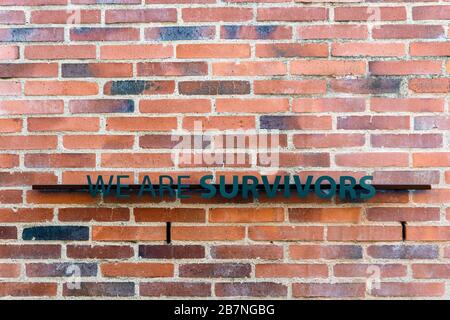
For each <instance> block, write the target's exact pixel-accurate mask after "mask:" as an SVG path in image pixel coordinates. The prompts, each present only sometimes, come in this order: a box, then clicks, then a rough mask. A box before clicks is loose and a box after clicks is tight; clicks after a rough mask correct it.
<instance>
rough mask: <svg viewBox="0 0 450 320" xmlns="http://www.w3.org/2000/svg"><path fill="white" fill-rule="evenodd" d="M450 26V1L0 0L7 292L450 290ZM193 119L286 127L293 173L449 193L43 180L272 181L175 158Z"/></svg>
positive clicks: (434, 293)
mask: <svg viewBox="0 0 450 320" xmlns="http://www.w3.org/2000/svg"><path fill="white" fill-rule="evenodd" d="M449 20H450V2H448V1H443V0H441V1H438V0H429V1H427V0H423V1H415V0H408V1H402V0H386V1H376V0H373V1H370V0H369V1H359V0H335V1H327V0H323V1H321V0H310V1H309V0H301V1H297V0H295V1H294V0H268V1H266V0H248V1H247V0H71V1H70V2H69V0H0V24H1V27H0V42H1V43H0V60H1V61H0V77H1V80H0V95H1V96H0V239H1V240H0V296H1V297H3V298H8V297H9V298H10V297H15V298H17V297H22V298H23V297H27V298H29V297H51V298H67V297H128V298H155V297H156V298H158V297H203V298H205V297H207V298H213V299H218V298H220V299H222V298H226V297H234V298H243V297H250V298H287V299H291V298H294V299H303V298H369V299H377V298H378V299H379V298H417V297H426V298H449V297H450V281H449V280H448V279H449V278H450V242H449V240H450V206H449V202H450V169H449V168H450V151H449V141H450V135H449V131H448V130H449V129H450V116H449V106H448V97H449V96H448V94H449V91H450V77H449V75H450V62H449V60H448V57H449V56H450V41H449V40H448V37H449V25H448V21H449ZM195 121H200V122H201V123H202V124H203V129H211V130H216V132H218V133H220V132H222V131H223V130H225V129H274V130H279V136H280V141H281V144H282V151H281V154H280V164H279V169H278V170H279V172H283V173H284V174H291V175H292V174H300V175H307V174H314V175H315V176H317V175H320V174H329V175H332V176H339V175H344V174H346V175H353V176H355V177H360V176H363V175H365V174H368V175H373V176H374V182H375V183H382V184H399V183H400V184H418V183H420V184H431V185H432V187H433V189H432V190H431V191H389V192H387V191H386V192H377V194H376V196H375V197H374V198H373V199H370V200H368V201H359V202H350V201H342V200H339V199H331V200H330V199H320V198H318V197H316V196H314V194H311V195H310V196H308V197H307V198H305V199H299V198H295V197H293V198H290V199H284V198H282V197H280V198H276V199H268V198H265V197H262V198H260V199H259V200H257V201H256V200H255V201H253V200H251V201H249V200H245V199H234V200H226V199H223V198H218V197H216V198H212V199H209V200H205V199H201V198H199V197H194V198H191V199H174V200H170V199H168V200H165V201H159V200H155V199H151V198H150V197H143V198H140V199H137V198H135V197H131V198H128V199H123V200H117V199H101V198H100V197H97V198H93V197H91V196H90V195H89V194H88V193H48V192H47V193H46V192H39V191H35V190H31V186H32V185H33V184H84V183H86V178H85V175H86V174H87V173H90V174H92V175H94V176H95V175H97V174H104V175H106V176H107V175H109V174H112V173H114V174H118V173H122V174H127V175H129V176H130V179H129V181H130V182H131V183H139V182H140V179H141V177H142V176H143V175H145V174H147V175H150V176H151V177H154V176H158V175H159V174H171V175H174V176H176V175H179V174H189V175H191V176H192V181H195V179H196V178H198V176H200V175H202V174H207V173H210V174H213V175H214V176H216V177H217V176H219V175H225V176H227V177H228V178H229V177H231V175H233V174H235V175H243V174H246V173H247V174H248V173H254V174H259V172H260V171H259V169H260V167H259V166H258V163H253V162H250V161H249V162H248V163H245V164H242V165H221V164H218V165H207V164H205V163H203V164H197V165H192V164H191V165H184V164H183V163H173V160H172V158H171V157H170V154H171V151H172V149H171V148H172V147H173V142H171V140H170V134H171V132H172V130H175V129H187V130H192V128H193V124H194V122H195ZM166 222H171V238H172V239H171V243H170V244H167V243H166ZM73 270H76V271H77V272H76V274H78V275H79V276H80V279H81V283H80V284H79V286H78V287H77V284H78V282H76V281H75V282H76V283H75V287H74V286H73V285H72V284H71V283H70V281H72V280H71V279H72V278H69V277H68V275H70V274H72V273H74V271H73ZM371 280H374V281H373V282H370V281H371ZM368 284H372V286H370V285H368Z"/></svg>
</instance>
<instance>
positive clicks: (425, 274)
mask: <svg viewBox="0 0 450 320" xmlns="http://www.w3.org/2000/svg"><path fill="white" fill-rule="evenodd" d="M412 271H413V277H414V278H416V279H449V278H450V265H448V264H441V263H439V264H438V263H426V264H425V263H423V264H413V265H412Z"/></svg>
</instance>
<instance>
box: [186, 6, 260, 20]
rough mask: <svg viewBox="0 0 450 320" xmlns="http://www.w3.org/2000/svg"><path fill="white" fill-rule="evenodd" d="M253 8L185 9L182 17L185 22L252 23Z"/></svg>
mask: <svg viewBox="0 0 450 320" xmlns="http://www.w3.org/2000/svg"><path fill="white" fill-rule="evenodd" d="M252 16H253V14H252V9H251V8H235V7H214V8H183V10H182V17H183V21H185V22H219V21H223V22H234V21H250V20H251V19H252Z"/></svg>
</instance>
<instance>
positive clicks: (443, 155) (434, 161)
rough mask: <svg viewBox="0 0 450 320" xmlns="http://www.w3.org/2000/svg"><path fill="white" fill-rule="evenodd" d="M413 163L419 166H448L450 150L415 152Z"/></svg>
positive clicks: (449, 164) (449, 163)
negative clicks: (449, 151)
mask: <svg viewBox="0 0 450 320" xmlns="http://www.w3.org/2000/svg"><path fill="white" fill-rule="evenodd" d="M413 165H414V167H419V168H428V167H448V166H450V153H448V152H432V153H431V152H427V153H425V152H421V153H414V154H413Z"/></svg>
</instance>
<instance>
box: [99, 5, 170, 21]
mask: <svg viewBox="0 0 450 320" xmlns="http://www.w3.org/2000/svg"><path fill="white" fill-rule="evenodd" d="M176 21H177V11H176V9H174V8H167V9H135V10H134V9H113V10H106V11H105V23H107V24H109V23H132V22H134V23H148V22H176Z"/></svg>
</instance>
